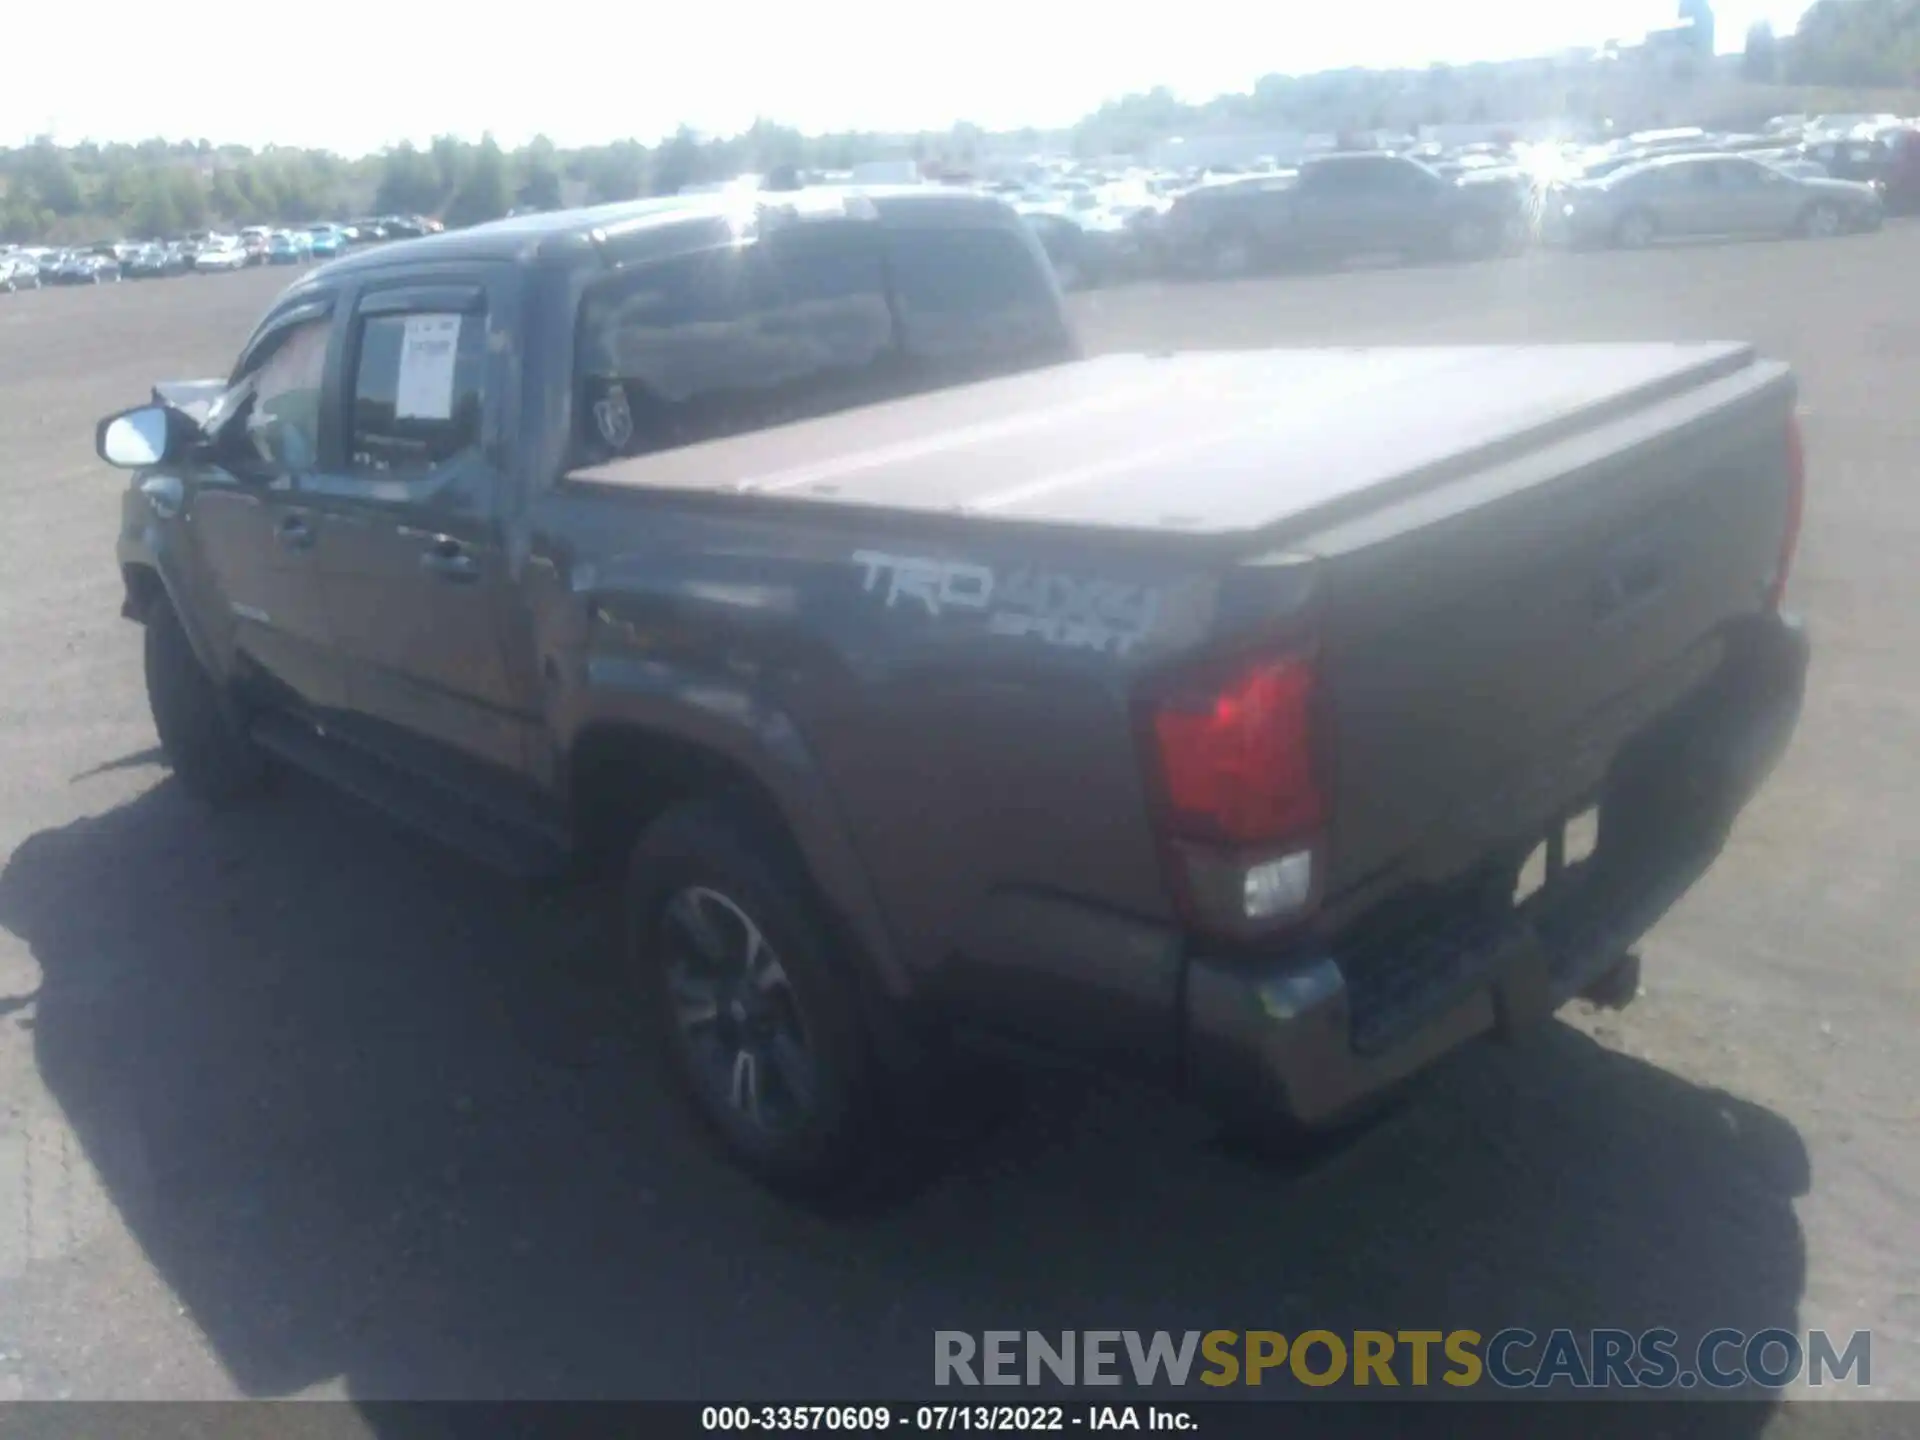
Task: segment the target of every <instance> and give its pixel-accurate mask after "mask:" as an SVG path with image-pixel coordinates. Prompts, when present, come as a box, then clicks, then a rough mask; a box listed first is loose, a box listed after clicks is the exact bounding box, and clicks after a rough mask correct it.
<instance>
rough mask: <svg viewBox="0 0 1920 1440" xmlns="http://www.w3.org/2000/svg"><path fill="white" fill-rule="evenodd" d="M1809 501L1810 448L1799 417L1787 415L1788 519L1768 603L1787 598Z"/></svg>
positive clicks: (1775, 605)
mask: <svg viewBox="0 0 1920 1440" xmlns="http://www.w3.org/2000/svg"><path fill="white" fill-rule="evenodd" d="M1806 504H1807V449H1806V442H1805V441H1804V439H1803V438H1802V437H1801V434H1800V417H1799V416H1798V415H1789V416H1788V417H1787V518H1786V524H1785V527H1784V528H1783V529H1782V531H1781V534H1780V562H1779V564H1777V565H1776V566H1774V571H1773V584H1772V585H1770V586H1769V587H1768V588H1767V604H1768V606H1769V607H1770V608H1772V609H1775V610H1777V609H1779V608H1780V604H1781V602H1782V601H1783V600H1785V599H1786V597H1787V576H1788V575H1789V574H1791V573H1792V571H1793V556H1794V552H1795V551H1796V550H1798V549H1799V548H1800V522H1801V518H1802V517H1803V515H1804V514H1805V513H1806Z"/></svg>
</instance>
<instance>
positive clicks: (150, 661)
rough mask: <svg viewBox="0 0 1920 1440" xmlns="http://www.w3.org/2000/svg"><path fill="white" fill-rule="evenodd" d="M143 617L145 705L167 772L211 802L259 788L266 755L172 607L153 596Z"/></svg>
mask: <svg viewBox="0 0 1920 1440" xmlns="http://www.w3.org/2000/svg"><path fill="white" fill-rule="evenodd" d="M146 621H147V624H146V647H145V649H146V653H145V661H146V675H147V705H148V708H149V709H150V710H151V711H152V713H153V728H154V730H155V732H156V733H157V734H158V735H159V737H160V748H161V749H162V750H164V751H165V752H166V756H167V761H168V763H169V764H171V765H172V766H173V773H174V774H175V775H177V776H178V777H179V778H180V782H181V783H182V784H183V785H185V786H186V787H187V788H188V789H189V790H191V791H192V792H193V793H194V794H195V795H197V796H199V797H200V798H201V799H203V800H205V801H207V802H208V803H209V804H214V805H224V804H229V803H231V802H232V801H235V800H238V799H240V798H242V797H243V796H245V795H247V794H249V793H251V792H252V791H255V790H257V789H259V788H260V786H261V784H262V783H263V782H264V781H265V779H266V776H267V763H266V759H265V757H264V756H263V755H262V754H261V752H260V750H259V749H258V748H257V747H256V746H255V745H254V744H253V742H252V741H250V740H249V739H247V737H246V735H245V734H244V733H243V732H242V730H241V729H240V722H239V719H238V717H237V716H236V715H235V714H234V711H233V708H232V706H231V705H230V704H228V702H227V700H226V697H225V696H224V695H222V694H221V692H220V688H219V687H218V686H217V685H216V684H215V683H214V680H213V677H212V676H211V675H209V674H207V671H206V667H204V666H203V665H201V663H200V657H199V656H197V655H195V654H194V653H193V646H192V644H191V643H190V642H189V641H188V639H187V632H186V631H185V630H183V629H182V628H181V626H180V617H179V616H178V615H176V614H174V611H173V606H172V605H170V604H168V603H167V602H166V601H165V600H156V601H155V602H154V604H153V606H152V608H151V609H150V610H149V611H148V613H147V617H146Z"/></svg>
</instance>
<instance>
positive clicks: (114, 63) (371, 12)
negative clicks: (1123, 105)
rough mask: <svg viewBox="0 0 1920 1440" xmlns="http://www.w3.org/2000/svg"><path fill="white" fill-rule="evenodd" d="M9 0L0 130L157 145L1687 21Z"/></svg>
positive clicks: (941, 117)
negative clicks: (156, 140) (74, 5)
mask: <svg viewBox="0 0 1920 1440" xmlns="http://www.w3.org/2000/svg"><path fill="white" fill-rule="evenodd" d="M9 8H12V7H9ZM18 8H19V9H20V10H21V11H22V13H20V14H18V15H13V16H11V17H10V18H9V20H8V22H7V24H6V26H5V31H6V49H7V52H8V58H9V60H10V61H11V62H13V63H10V64H8V65H7V66H6V70H5V75H4V79H0V143H8V144H19V143H22V142H24V141H25V140H26V139H28V138H29V137H31V136H33V135H35V134H41V133H52V134H53V135H54V136H55V137H56V138H57V139H59V140H61V141H62V142H64V143H72V142H74V141H78V140H82V139H93V140H101V141H107V140H138V139H145V138H148V137H150V136H153V135H163V136H166V137H167V138H170V139H182V138H191V139H202V138H204V139H209V140H212V141H215V142H216V143H238V144H245V145H254V146H258V145H263V144H269V143H272V144H281V145H302V146H317V147H322V148H326V149H331V150H336V151H339V152H341V153H344V154H364V153H368V152H371V151H375V150H378V149H381V148H383V147H385V146H387V145H390V144H393V143H395V142H397V141H399V140H402V139H411V140H413V141H415V142H416V143H423V142H425V141H426V140H428V139H429V138H431V137H432V136H433V135H436V134H455V135H460V136H463V137H465V138H468V139H478V138H479V136H480V135H481V133H482V132H484V131H489V130H490V131H492V132H493V134H494V136H495V138H496V139H498V140H499V141H500V142H501V143H502V144H503V145H508V146H512V145H517V144H520V143H523V142H525V141H526V140H528V139H530V138H531V137H532V136H534V135H536V134H545V135H547V136H549V137H550V138H551V139H553V140H554V141H555V142H556V143H558V144H560V145H562V146H573V145H588V144H601V143H604V142H606V141H608V140H613V139H621V138H628V137H631V138H635V139H640V140H644V141H649V142H650V141H653V140H656V139H658V138H659V137H660V136H662V135H664V134H667V133H669V132H670V131H671V130H672V129H673V128H674V127H675V126H677V125H679V124H681V123H683V122H684V123H686V124H689V125H692V126H693V127H694V128H695V129H697V130H702V131H706V132H709V133H715V134H728V133H733V132H737V131H739V130H741V129H744V128H745V127H746V126H747V125H749V124H751V123H752V121H753V119H754V117H755V116H756V115H764V116H766V117H767V118H769V119H771V120H776V121H779V122H781V123H783V124H788V125H793V126H797V127H798V128H800V129H802V130H805V131H809V132H815V133H817V132H821V131H829V130H853V129H865V130H917V129H943V128H945V127H947V126H949V125H951V124H953V123H954V122H956V121H959V120H971V121H973V122H975V123H977V124H980V125H984V126H986V127H987V128H988V129H1012V128H1017V127H1020V126H1024V125H1036V126H1042V127H1047V126H1060V125H1066V124H1069V123H1071V122H1072V121H1074V120H1076V119H1078V118H1079V117H1080V116H1082V115H1084V114H1086V113H1087V112H1089V111H1090V110H1093V109H1095V108H1097V107H1098V106H1099V105H1100V104H1101V103H1102V102H1103V101H1106V100H1109V99H1113V98H1117V97H1118V96H1121V95H1125V94H1128V93H1131V92H1135V91H1140V90H1147V89H1151V88H1152V87H1153V86H1156V85H1165V86H1167V87H1168V88H1170V89H1171V90H1173V91H1174V93H1175V94H1177V95H1179V96H1181V98H1183V99H1190V100H1199V99H1206V98H1208V97H1211V96H1213V95H1218V94H1222V93H1225V92H1227V91H1234V90H1245V89H1247V88H1249V87H1250V86H1251V85H1252V83H1253V82H1254V81H1255V80H1256V79H1258V78H1259V77H1260V76H1261V75H1265V74H1271V73H1274V72H1276V71H1278V72H1285V73H1294V74H1298V73H1304V72H1307V71H1312V70H1324V69H1333V68H1340V67H1344V66H1368V67H1377V68H1385V67H1394V66H1422V65H1426V64H1430V63H1432V62H1435V61H1445V62H1448V63H1454V64H1459V63H1464V62H1467V61H1472V60H1476V59H1487V60H1498V59H1508V58H1513V57H1517V56H1524V55H1530V54H1540V53H1544V52H1547V51H1552V50H1556V49H1560V48H1563V47H1567V46H1573V45H1583V44H1597V43H1599V42H1600V41H1602V40H1606V39H1611V38H1616V37H1618V38H1629V37H1633V36H1637V35H1638V34H1640V33H1642V32H1643V31H1645V30H1646V29H1647V28H1648V27H1649V26H1658V25H1666V24H1671V23H1673V17H1674V14H1675V7H1674V4H1673V3H1672V0H1531V3H1522V0H1453V3H1449V4H1443V5H1435V4H1431V3H1420V0H1399V3H1388V0H1334V3H1331V4H1325V5H1316V4H1303V3H1300V0H1294V3H1292V4H1283V5H1273V4H1270V3H1269V4H1261V3H1259V0H1173V3H1166V0H1161V3H1154V4H1150V5H1141V6H1139V7H1137V8H1131V9H1130V8H1129V7H1127V6H1126V5H1125V4H1124V3H1119V0H1106V3H1101V4H1095V3H1090V0H1052V3H1033V0H1027V3H1016V0H958V3H954V0H946V3H941V4H938V5H924V6H912V7H909V6H905V5H899V4H880V3H874V0H802V3H791V0H789V3H773V0H721V3H701V0H692V3H686V0H682V3H679V4H674V3H668V4H665V5H658V4H657V0H656V4H655V5H649V4H647V3H644V0H641V3H636V0H622V3H619V4H613V3H607V0H568V3H564V4H552V5H548V6H538V5H527V4H523V3H516V0H492V3H489V0H468V3H465V4H461V5H457V6H456V5H454V4H449V3H447V0H437V3H424V0H322V3H319V4H290V3H284V0H265V3H253V4H247V5H232V6H216V7H214V8H213V9H211V10H205V11H202V10H197V9H195V8H193V7H191V6H188V7H184V8H183V7H178V6H174V7H162V12H161V13H163V14H164V16H165V18H164V19H161V18H158V16H157V14H156V12H155V11H154V9H153V7H152V6H151V4H150V3H148V0H140V3H138V5H137V6H136V4H135V3H134V0H96V3H94V4H91V5H89V6H88V7H87V23H86V24H85V25H84V26H76V25H74V24H73V23H72V18H71V16H69V15H67V14H66V13H65V12H64V11H63V10H62V8H61V7H59V6H52V5H26V4H24V3H23V4H21V5H20V6H19V7H18ZM1805 8H1806V0H1723V3H1721V4H1720V5H1718V6H1717V7H1716V17H1717V28H1718V32H1719V36H1720V48H1721V49H1723V50H1724V49H1729V48H1738V46H1739V44H1740V40H1741V37H1742V36H1743V35H1744V34H1745V32H1746V29H1747V27H1748V25H1750V24H1751V23H1753V22H1754V21H1756V20H1760V19H1765V20H1768V21H1770V22H1771V23H1773V25H1774V26H1775V28H1776V29H1777V30H1779V31H1780V32H1782V33H1785V32H1786V31H1788V30H1790V29H1791V28H1792V26H1793V24H1794V22H1795V21H1796V20H1797V19H1798V17H1799V15H1800V14H1801V13H1802V12H1803V11H1804V9H1805ZM649 11H653V12H655V13H649ZM456 15H457V16H459V17H460V20H461V22H463V23H450V22H451V21H452V17H454V16H456ZM548 16H552V17H554V18H552V19H551V20H548V19H547V18H546V17H548ZM203 17H204V18H203ZM562 17H564V18H562ZM22 62H24V63H22Z"/></svg>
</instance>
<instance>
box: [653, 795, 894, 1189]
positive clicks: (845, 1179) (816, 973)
mask: <svg viewBox="0 0 1920 1440" xmlns="http://www.w3.org/2000/svg"><path fill="white" fill-rule="evenodd" d="M627 920H628V936H629V941H628V943H629V955H630V960H631V963H632V964H633V966H634V967H635V971H636V975H637V978H638V980H639V983H640V985H641V986H642V988H643V990H644V991H645V994H646V998H647V1000H648V1002H649V1010H650V1011H651V1013H652V1016H653V1018H654V1019H655V1021H656V1024H657V1030H658V1035H659V1040H660V1053H661V1054H662V1056H663V1057H664V1058H665V1059H666V1061H667V1062H668V1066H669V1070H670V1078H671V1079H672V1080H673V1081H674V1083H675V1085H676V1088H678V1089H679V1090H680V1091H681V1093H682V1094H683V1095H684V1096H685V1097H686V1099H687V1100H688V1101H689V1103H690V1104H691V1105H692V1107H693V1110H694V1112H695V1113H696V1114H697V1115H698V1117H699V1118H700V1119H701V1121H702V1122H704V1124H705V1125H706V1127H707V1128H708V1129H709V1130H710V1131H711V1132H712V1133H713V1134H714V1135H715V1136H716V1137H717V1138H718V1139H719V1141H720V1143H721V1145H722V1146H723V1147H724V1148H725V1150H726V1151H727V1152H728V1154H729V1155H730V1156H731V1157H732V1158H733V1159H734V1160H735V1161H736V1162H738V1163H739V1164H740V1165H742V1166H743V1167H744V1168H746V1169H747V1170H748V1171H750V1172H751V1173H752V1174H754V1175H755V1176H756V1177H757V1178H759V1179H760V1180H761V1181H762V1182H763V1183H765V1184H767V1185H768V1186H770V1187H772V1188H774V1189H776V1190H780V1191H783V1192H786V1193H790V1194H797V1195H804V1196H812V1197H822V1196H826V1195H829V1194H833V1193H836V1192H842V1191H845V1190H846V1189H848V1188H849V1187H850V1186H851V1185H852V1184H853V1182H854V1181H855V1180H857V1179H858V1178H860V1177H861V1176H863V1175H864V1174H866V1173H867V1172H868V1162H869V1159H870V1154H871V1152H870V1149H869V1147H868V1146H867V1144H866V1141H867V1139H868V1138H869V1133H870V1130H871V1127H872V1124H873V1120H874V1117H875V1115H876V1113H877V1110H878V1105H877V1097H876V1095H875V1093H874V1089H875V1068H874V1065H873V1062H872V1056H871V1049H870V1046H869V1044H868V1037H867V1034H866V1029H865V1026H864V1024H863V1022H862V1018H861V1011H860V1004H859V999H858V993H857V988H856V985H855V982H854V977H853V973H852V972H851V970H850V969H849V968H847V966H846V965H845V963H844V961H843V960H842V959H841V958H840V957H837V956H836V955H835V954H834V945H833V941H832V939H831V936H830V934H829V931H828V928H827V927H826V926H825V925H824V924H823V923H822V921H821V919H820V917H819V910H818V904H817V902H816V900H815V898H814V896H813V893H812V887H811V886H810V885H809V884H808V882H807V880H806V877H805V876H804V875H802V874H800V873H799V868H798V866H797V864H796V863H795V862H793V861H792V860H790V859H789V858H788V856H787V853H786V847H785V846H784V845H783V844H782V843H781V840H780V838H779V837H778V836H777V835H776V834H773V833H770V827H769V826H768V825H767V824H766V823H765V822H763V821H761V820H760V819H759V818H758V817H757V816H756V815H755V814H754V813H753V811H752V809H751V808H750V807H747V806H745V805H742V804H739V803H736V802H733V801H730V800H727V799H702V800H696V801H691V802H688V803H686V804H683V805H679V806H676V807H675V808H674V809H672V810H670V811H668V812H667V813H666V814H665V815H663V816H661V817H660V818H659V819H658V820H656V821H655V822H654V823H653V824H652V825H651V826H649V827H648V828H647V830H646V831H645V832H644V833H643V834H642V835H641V837H640V839H639V841H638V843H637V844H636V845H635V846H634V851H633V857H632V861H631V864H630V866H629V870H628V879H627Z"/></svg>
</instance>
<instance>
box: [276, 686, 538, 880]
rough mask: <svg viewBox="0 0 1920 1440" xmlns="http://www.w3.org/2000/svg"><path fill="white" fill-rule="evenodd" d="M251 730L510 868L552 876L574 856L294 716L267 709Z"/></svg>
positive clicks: (370, 800) (331, 778)
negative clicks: (333, 737)
mask: <svg viewBox="0 0 1920 1440" xmlns="http://www.w3.org/2000/svg"><path fill="white" fill-rule="evenodd" d="M248 733H249V734H250V735H251V736H252V737H253V741H254V743H255V744H257V745H258V746H259V747H260V748H261V749H262V750H264V751H266V752H267V753H268V754H269V755H271V756H273V757H274V758H275V759H276V760H279V761H282V762H283V763H285V764H287V765H290V766H292V767H293V768H294V769H296V770H300V771H304V772H305V773H306V774H308V775H311V776H313V777H314V778H315V779H317V780H320V781H322V782H324V783H325V784H327V785H330V786H332V787H333V788H334V789H336V790H342V791H345V792H346V793H347V794H348V795H351V796H352V797H353V798H354V799H356V800H359V801H360V802H361V803H363V804H365V805H369V806H371V807H372V808H373V809H375V810H378V811H379V812H380V813H381V814H383V815H385V816H387V817H388V818H389V819H392V820H397V821H399V822H400V823H401V824H403V825H405V826H407V827H409V828H410V829H413V830H416V831H419V832H420V833H421V834H423V835H426V836H427V837H429V838H430V839H433V840H437V841H439V842H440V843H441V844H442V845H445V846H446V847H447V848H448V849H451V850H457V851H459V852H460V853H461V854H463V855H466V856H467V857H468V858H469V859H471V860H473V861H475V862H477V863H479V864H481V865H484V866H486V867H488V868H489V869H492V870H497V871H499V872H500V873H501V874H503V875H508V876H511V877H513V878H515V879H520V880H552V879H557V878H559V877H560V876H561V875H563V874H564V873H566V871H567V870H568V868H569V866H570V864H571V862H572V859H573V856H572V852H571V850H570V848H569V846H568V845H567V842H566V840H565V838H564V837H563V836H562V835H560V834H558V833H556V832H554V831H551V830H548V829H545V828H541V827H536V826H533V825H530V824H526V823H522V822H518V821H515V820H513V819H510V818H508V817H506V816H502V815H499V814H497V813H495V812H493V811H491V810H487V809H483V808H481V807H480V806H477V805H475V804H474V803H473V802H472V801H471V800H469V799H467V798H466V797H464V796H462V795H458V794H455V793H454V792H453V791H451V790H448V789H445V788H444V787H442V786H439V785H435V784H433V783H432V782H431V781H428V780H422V779H420V778H419V777H418V776H415V775H412V774H409V773H407V772H405V771H402V770H400V769H398V768H396V767H395V766H392V765H389V764H388V763H387V762H386V761H384V760H382V759H380V758H379V757H378V756H375V755H372V754H369V753H368V752H367V751H365V750H362V749H359V748H358V747H355V746H351V745H348V744H345V743H343V742H341V741H339V740H335V739H331V738H330V737H328V736H325V735H322V734H320V733H319V732H318V731H316V730H315V729H313V727H311V726H310V725H306V724H303V723H302V722H301V721H299V720H297V719H294V718H293V717H291V716H287V715H281V714H277V713H269V714H266V715H262V716H261V717H259V718H258V719H257V720H255V721H254V723H253V725H252V726H251V727H250V729H249V731H248Z"/></svg>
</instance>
